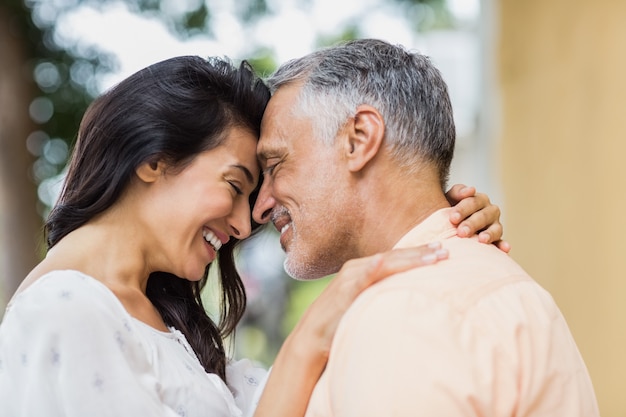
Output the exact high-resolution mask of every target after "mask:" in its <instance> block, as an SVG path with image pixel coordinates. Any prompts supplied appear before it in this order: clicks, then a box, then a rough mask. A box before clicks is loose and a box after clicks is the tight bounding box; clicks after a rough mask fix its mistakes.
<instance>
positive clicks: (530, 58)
mask: <svg viewBox="0 0 626 417" xmlns="http://www.w3.org/2000/svg"><path fill="white" fill-rule="evenodd" d="M493 6H494V7H495V8H496V12H495V15H496V20H495V21H496V22H497V24H496V32H497V39H498V41H497V44H496V45H495V53H496V57H497V58H496V60H495V66H496V72H497V81H496V84H497V85H498V90H499V96H500V104H501V108H500V113H501V119H500V121H499V126H500V129H499V131H498V132H496V134H497V136H498V139H499V143H500V148H499V150H498V152H499V153H498V154H497V158H498V159H499V160H498V163H497V165H498V166H499V167H500V168H499V171H500V172H498V174H499V175H500V176H501V178H502V190H503V196H504V197H503V198H504V200H503V206H504V209H505V216H506V217H505V219H506V222H505V236H506V238H507V240H509V241H510V242H511V243H512V244H513V252H512V256H513V257H514V258H515V259H516V260H517V261H518V262H519V263H521V264H522V265H523V266H524V267H525V268H526V269H527V270H528V271H529V272H530V273H531V275H533V276H534V277H535V278H536V279H537V280H538V281H539V282H540V283H541V284H542V285H543V286H544V287H546V288H547V289H548V290H549V291H550V292H551V293H552V294H553V296H554V298H555V299H556V301H557V303H558V304H559V306H560V307H561V309H562V311H563V313H564V315H565V317H566V319H567V320H568V322H569V324H570V327H571V329H572V332H573V334H574V337H575V338H576V341H577V343H578V346H579V348H580V351H581V353H582V355H583V357H584V358H585V361H586V363H587V366H588V368H589V371H590V373H591V377H592V379H593V382H594V385H595V388H596V394H597V397H598V401H599V403H600V411H601V414H602V415H603V416H604V417H624V416H626V395H624V390H625V389H626V261H625V259H626V244H624V243H623V240H622V239H623V237H624V236H626V221H625V211H626V187H625V186H626V163H625V162H624V159H625V158H626V2H624V1H620V0H615V1H611V0H598V1H594V2H589V1H568V0H549V1H546V0H524V1H518V0H500V1H497V0H496V1H494V2H493Z"/></svg>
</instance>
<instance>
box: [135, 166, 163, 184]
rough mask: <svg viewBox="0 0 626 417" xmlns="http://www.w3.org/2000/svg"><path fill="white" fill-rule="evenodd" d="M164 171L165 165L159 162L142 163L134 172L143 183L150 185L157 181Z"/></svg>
mask: <svg viewBox="0 0 626 417" xmlns="http://www.w3.org/2000/svg"><path fill="white" fill-rule="evenodd" d="M164 171H165V164H164V163H163V162H161V161H158V162H157V161H152V162H144V163H143V164H141V165H139V167H137V169H136V170H135V172H136V173H137V177H139V179H140V180H141V181H143V182H146V183H151V182H154V181H156V180H157V178H159V177H160V176H161V175H163V172H164Z"/></svg>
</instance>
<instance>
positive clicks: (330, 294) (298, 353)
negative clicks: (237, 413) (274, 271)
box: [254, 243, 448, 417]
mask: <svg viewBox="0 0 626 417" xmlns="http://www.w3.org/2000/svg"><path fill="white" fill-rule="evenodd" d="M447 257H448V252H447V250H445V249H442V248H441V244H440V243H431V244H428V245H423V246H419V247H415V248H406V249H395V250H392V251H389V252H385V253H382V254H377V255H373V256H368V257H365V258H359V259H353V260H350V261H348V262H346V263H345V264H344V265H343V267H342V268H341V270H339V272H338V273H337V275H336V276H335V277H334V278H333V279H332V280H331V281H330V283H329V284H328V285H327V286H326V288H325V289H324V291H323V292H322V293H321V294H320V295H319V297H318V298H317V299H316V300H315V301H314V302H313V303H312V304H311V306H309V308H308V309H307V310H306V312H305V313H304V315H303V316H302V318H301V319H300V321H299V322H298V324H297V325H296V327H295V328H294V330H293V331H292V332H291V334H290V335H289V336H288V337H287V339H286V340H285V343H284V344H283V346H282V348H281V349H280V351H279V352H278V355H277V357H276V360H275V362H274V365H273V366H272V371H271V373H270V376H269V379H268V381H267V384H266V386H265V389H264V390H263V395H262V396H261V399H260V401H259V405H258V406H257V409H256V412H255V414H254V415H255V417H260V416H272V417H283V416H284V417H286V416H289V417H298V416H303V415H304V413H305V411H306V406H307V404H308V402H309V398H310V396H311V393H312V392H313V388H314V387H315V384H316V383H317V380H318V379H319V378H320V376H321V374H322V372H323V370H324V367H325V366H326V362H327V360H328V352H329V351H330V345H331V343H332V339H333V337H334V335H335V331H336V329H337V325H338V324H339V321H340V320H341V318H342V317H343V314H344V313H345V312H346V310H347V309H348V307H350V305H351V304H352V302H353V301H354V300H355V298H356V297H357V296H358V295H359V294H360V293H361V292H362V291H363V290H365V289H366V288H368V287H369V286H371V285H373V284H375V283H376V282H379V281H380V280H382V279H384V278H386V277H388V276H390V275H393V274H396V273H399V272H403V271H406V270H409V269H413V268H417V267H419V266H423V265H431V264H434V263H436V262H438V261H440V260H443V259H446V258H447Z"/></svg>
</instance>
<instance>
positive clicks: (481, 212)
mask: <svg viewBox="0 0 626 417" xmlns="http://www.w3.org/2000/svg"><path fill="white" fill-rule="evenodd" d="M446 198H447V199H448V202H449V203H450V205H452V213H451V214H450V222H451V223H452V224H454V225H455V226H457V236H459V237H469V236H472V235H474V234H476V233H478V240H479V241H480V242H483V243H493V244H494V245H496V246H497V247H498V248H499V249H500V250H501V251H503V252H506V253H508V252H509V251H510V250H511V245H510V244H509V243H508V242H507V241H504V240H502V239H501V238H502V232H503V230H502V224H501V223H500V207H498V206H496V205H495V204H491V201H489V197H488V196H487V194H483V193H477V192H476V188H474V187H467V186H465V185H463V184H456V185H454V186H453V187H452V188H450V190H449V191H448V192H447V193H446Z"/></svg>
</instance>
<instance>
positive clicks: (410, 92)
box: [267, 39, 455, 187]
mask: <svg viewBox="0 0 626 417" xmlns="http://www.w3.org/2000/svg"><path fill="white" fill-rule="evenodd" d="M267 83H268V85H269V87H270V90H271V91H272V93H274V92H275V91H276V90H277V89H279V88H280V87H281V86H284V85H288V84H296V83H301V84H302V90H301V93H300V96H299V102H298V103H299V104H298V108H296V109H292V112H293V115H294V116H295V117H308V118H311V120H312V121H313V126H314V129H315V131H316V134H317V135H319V137H320V139H321V140H322V141H323V142H324V143H326V144H331V143H332V141H333V140H334V138H335V137H336V135H337V133H338V131H339V129H340V128H341V127H342V126H344V124H345V123H346V122H347V121H348V119H349V118H350V117H353V116H354V113H355V111H356V108H357V107H358V106H359V105H361V104H369V105H371V106H373V107H375V108H376V109H377V110H378V111H379V112H380V113H381V115H382V116H383V118H384V121H385V140H386V143H387V146H389V149H390V150H391V153H392V155H393V157H394V158H395V159H396V160H397V161H398V163H399V164H400V165H401V166H404V167H406V168H407V170H409V171H413V170H415V168H416V167H417V166H419V163H420V161H424V160H426V161H430V162H432V163H434V164H436V166H437V168H438V171H439V178H440V182H441V185H442V187H445V186H446V182H447V180H448V175H449V170H450V163H451V161H452V156H453V153H454V141H455V127H454V119H453V115H452V105H451V103H450V98H449V95H448V88H447V86H446V83H445V82H444V81H443V78H442V77H441V74H440V72H439V70H437V68H435V67H434V66H433V65H432V63H431V62H430V59H429V58H428V57H426V56H424V55H421V54H419V53H412V52H409V51H407V50H406V49H404V48H403V47H401V46H394V45H391V44H389V43H387V42H384V41H380V40H376V39H360V40H354V41H349V42H346V43H343V44H339V45H336V46H333V47H330V48H325V49H321V50H318V51H316V52H313V53H311V54H309V55H306V56H304V57H302V58H298V59H294V60H291V61H288V62H287V63H285V64H284V65H282V66H281V67H280V68H279V69H278V70H277V71H276V72H275V73H274V74H273V75H272V76H270V78H269V79H268V80H267Z"/></svg>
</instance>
